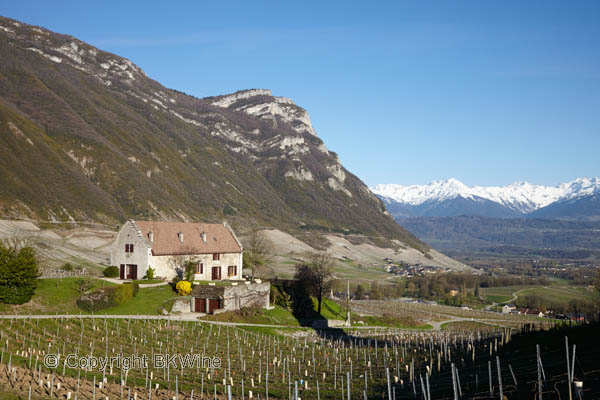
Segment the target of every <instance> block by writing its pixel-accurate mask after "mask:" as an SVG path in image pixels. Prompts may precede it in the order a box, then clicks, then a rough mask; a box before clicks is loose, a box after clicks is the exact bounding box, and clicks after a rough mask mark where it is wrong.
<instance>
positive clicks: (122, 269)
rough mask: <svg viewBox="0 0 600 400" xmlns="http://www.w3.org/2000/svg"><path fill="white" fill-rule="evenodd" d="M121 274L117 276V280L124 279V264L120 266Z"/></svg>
mask: <svg viewBox="0 0 600 400" xmlns="http://www.w3.org/2000/svg"><path fill="white" fill-rule="evenodd" d="M120 272H121V273H120V274H119V278H121V279H125V264H121V271H120Z"/></svg>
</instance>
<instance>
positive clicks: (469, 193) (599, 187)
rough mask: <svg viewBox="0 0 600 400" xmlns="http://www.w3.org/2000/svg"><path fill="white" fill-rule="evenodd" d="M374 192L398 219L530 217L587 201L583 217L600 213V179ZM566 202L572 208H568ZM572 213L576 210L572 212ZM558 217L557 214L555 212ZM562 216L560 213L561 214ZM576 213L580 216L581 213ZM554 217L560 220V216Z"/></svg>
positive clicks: (384, 187)
mask: <svg viewBox="0 0 600 400" xmlns="http://www.w3.org/2000/svg"><path fill="white" fill-rule="evenodd" d="M371 191H372V192H373V193H375V194H376V195H377V196H378V197H379V198H381V199H382V200H383V201H384V202H385V203H386V205H387V207H388V211H389V212H390V213H391V214H392V215H394V216H396V217H410V216H455V215H483V216H493V217H519V216H527V215H529V214H532V213H534V212H537V211H538V210H540V212H539V213H537V214H540V215H546V214H547V213H545V212H542V210H544V209H545V208H546V207H550V206H554V207H553V209H557V207H556V205H557V204H563V206H561V207H560V209H561V210H562V209H564V208H565V207H567V208H569V209H572V208H573V207H578V204H583V203H582V202H581V201H580V200H583V199H585V200H586V203H585V204H586V206H585V207H586V209H588V211H586V212H585V213H584V214H586V215H587V214H589V213H590V212H591V213H592V216H594V215H596V213H597V214H600V211H598V210H595V208H594V207H591V206H590V204H595V200H594V201H592V203H590V199H596V198H597V197H600V179H598V178H579V179H575V180H574V181H571V182H566V183H561V184H560V185H557V186H543V185H534V184H531V183H528V182H515V183H512V184H510V185H507V186H467V185H465V184H464V183H462V182H460V181H459V180H457V179H454V178H450V179H448V180H446V181H434V182H431V183H429V184H427V185H413V186H403V185H397V184H380V185H376V186H374V187H372V188H371ZM567 203H568V204H569V205H567ZM569 213H570V214H573V211H572V210H571V211H569ZM552 214H555V213H552ZM559 214H560V213H559ZM575 214H577V215H580V214H581V213H580V212H576V213H575ZM554 217H557V218H560V217H561V215H555V216H554Z"/></svg>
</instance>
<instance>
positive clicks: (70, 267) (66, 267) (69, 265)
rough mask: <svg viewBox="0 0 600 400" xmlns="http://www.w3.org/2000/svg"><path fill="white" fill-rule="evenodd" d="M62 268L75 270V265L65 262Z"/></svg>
mask: <svg viewBox="0 0 600 400" xmlns="http://www.w3.org/2000/svg"><path fill="white" fill-rule="evenodd" d="M60 269H62V270H63V271H73V265H71V263H64V264H63V265H62V267H60Z"/></svg>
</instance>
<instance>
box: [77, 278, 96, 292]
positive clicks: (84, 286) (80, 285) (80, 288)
mask: <svg viewBox="0 0 600 400" xmlns="http://www.w3.org/2000/svg"><path fill="white" fill-rule="evenodd" d="M92 287H94V282H92V280H91V279H90V278H89V277H86V278H80V279H77V280H76V281H75V290H76V291H77V293H79V294H84V293H85V292H87V291H88V290H90V289H91V288H92Z"/></svg>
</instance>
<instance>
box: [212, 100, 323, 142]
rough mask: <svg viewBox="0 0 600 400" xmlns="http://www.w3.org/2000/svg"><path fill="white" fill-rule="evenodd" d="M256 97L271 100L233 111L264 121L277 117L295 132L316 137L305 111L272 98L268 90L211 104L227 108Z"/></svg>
mask: <svg viewBox="0 0 600 400" xmlns="http://www.w3.org/2000/svg"><path fill="white" fill-rule="evenodd" d="M256 96H269V97H271V98H272V99H273V100H271V101H266V102H261V103H258V104H247V105H243V106H240V107H236V108H235V110H237V111H243V112H245V113H246V114H250V115H253V116H255V117H258V118H265V119H272V117H273V116H279V117H280V118H281V119H283V120H284V121H286V122H289V123H290V124H291V125H292V128H293V129H294V130H295V131H296V132H298V133H308V134H310V135H313V136H317V133H316V132H315V130H314V128H313V126H312V122H311V120H310V117H309V116H308V113H307V112H306V110H304V109H302V108H300V107H298V106H297V105H296V104H295V103H294V102H293V101H292V100H291V99H288V98H286V97H275V96H273V94H272V92H271V91H270V90H268V89H252V90H246V91H243V92H238V93H234V94H231V95H229V96H225V97H223V98H221V99H219V100H217V101H215V102H213V103H212V105H214V106H218V107H223V108H229V107H231V106H232V105H234V104H235V103H236V102H237V101H239V100H242V99H249V98H251V97H256Z"/></svg>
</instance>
